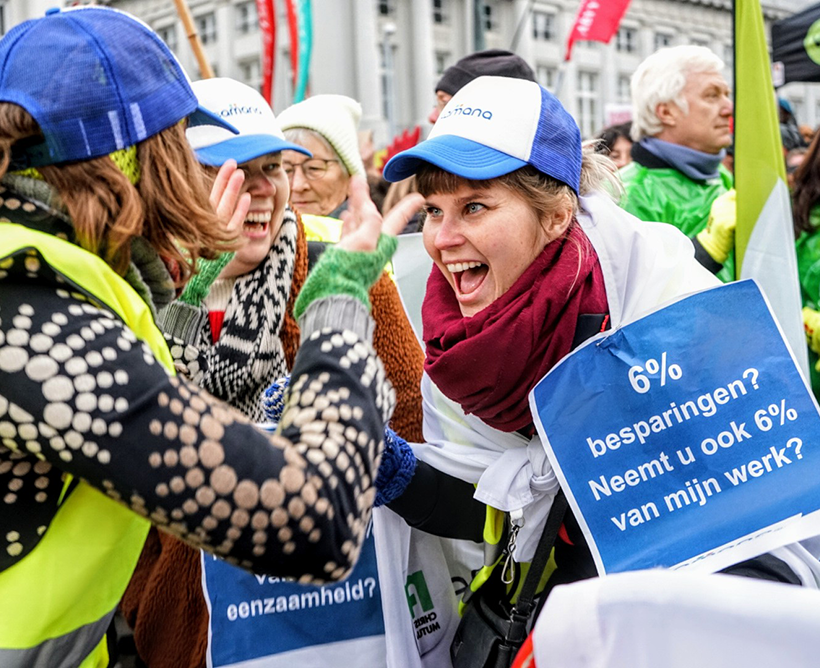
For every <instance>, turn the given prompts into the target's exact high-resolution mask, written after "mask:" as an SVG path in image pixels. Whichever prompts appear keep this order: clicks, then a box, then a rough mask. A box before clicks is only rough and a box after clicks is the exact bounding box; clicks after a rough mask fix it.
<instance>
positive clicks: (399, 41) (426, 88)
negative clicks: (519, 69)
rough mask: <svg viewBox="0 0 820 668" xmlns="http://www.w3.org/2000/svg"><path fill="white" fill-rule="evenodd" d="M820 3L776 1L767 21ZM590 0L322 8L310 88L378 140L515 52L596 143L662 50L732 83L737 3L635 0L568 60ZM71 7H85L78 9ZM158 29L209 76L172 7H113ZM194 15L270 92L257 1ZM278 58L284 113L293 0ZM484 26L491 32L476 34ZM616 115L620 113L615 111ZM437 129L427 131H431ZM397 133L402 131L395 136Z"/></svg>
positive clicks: (4, 3) (809, 97)
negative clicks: (439, 94)
mask: <svg viewBox="0 0 820 668" xmlns="http://www.w3.org/2000/svg"><path fill="white" fill-rule="evenodd" d="M807 2H808V0H764V2H763V5H764V17H765V19H766V23H767V25H769V24H770V23H771V22H772V21H774V20H777V19H779V18H783V17H785V16H788V15H789V14H791V13H793V12H794V11H797V10H799V9H801V8H802V7H804V6H806V4H807ZM579 3H580V0H483V2H482V4H481V7H480V11H479V13H478V15H477V13H476V11H475V2H474V0H313V2H312V3H311V5H312V15H313V52H312V58H311V62H310V78H309V88H308V91H309V93H311V94H315V93H341V94H345V95H349V96H351V97H353V98H356V99H357V100H359V101H360V102H361V103H362V107H363V112H364V113H363V118H362V128H363V129H373V130H374V131H375V133H376V141H377V143H378V144H383V143H385V142H386V141H387V139H388V136H389V135H390V134H392V133H395V132H400V131H401V130H403V129H405V128H411V127H413V126H415V125H417V124H425V123H426V118H427V115H428V114H429V112H430V109H431V108H432V105H433V100H434V87H435V83H436V81H437V80H438V78H439V76H440V74H441V73H442V72H443V70H444V69H445V68H446V67H448V66H450V65H452V64H453V63H455V62H456V61H457V60H458V59H459V58H461V57H463V56H464V55H466V54H468V53H471V52H472V51H474V50H476V44H478V45H479V46H481V43H480V41H479V42H476V34H477V32H480V33H481V35H482V36H483V41H484V45H483V46H484V48H501V49H510V50H514V51H516V52H517V53H518V54H520V55H521V56H522V57H523V58H524V59H525V60H527V62H529V63H530V65H531V66H532V67H533V69H534V70H535V72H536V75H537V77H538V79H539V82H540V83H541V84H543V85H544V86H546V87H547V88H549V89H551V90H553V91H555V90H556V88H558V96H559V98H560V99H561V101H562V103H563V104H564V105H565V106H566V107H567V109H568V110H569V111H570V113H572V114H573V115H574V116H575V118H576V119H577V121H578V124H579V126H580V127H581V131H582V133H583V135H584V136H585V137H588V136H592V135H593V134H595V133H597V132H598V131H599V130H601V129H602V128H603V127H604V124H605V122H606V121H607V120H608V119H611V118H613V113H615V112H617V111H619V110H621V109H623V108H624V107H625V106H626V105H628V103H629V78H630V76H631V74H632V72H633V71H634V70H635V68H636V67H637V65H638V64H639V63H640V62H641V61H642V60H643V59H644V58H646V57H647V56H648V55H649V54H651V53H652V52H654V51H655V50H657V49H658V48H660V47H662V46H671V45H676V44H701V45H704V46H708V47H709V48H711V49H712V50H713V51H714V52H715V53H717V54H718V55H719V56H720V57H721V58H722V59H723V60H724V61H725V62H726V65H727V70H726V74H727V79H729V80H730V81H731V80H732V11H731V0H632V2H631V5H630V7H629V9H628V11H627V13H626V15H625V16H624V19H623V21H622V23H621V27H620V30H619V32H618V34H617V36H616V37H615V38H613V40H612V41H611V42H610V43H609V44H600V43H597V42H578V43H576V45H575V47H574V49H573V52H572V58H571V60H570V61H568V62H565V61H564V54H565V49H566V40H567V35H568V34H569V31H570V29H571V26H572V24H573V21H574V20H575V15H576V12H577V10H578V5H579ZM55 4H60V3H59V0H50V1H49V0H0V29H1V30H2V31H3V32H5V31H7V30H8V29H9V28H10V27H11V26H12V25H14V24H16V23H19V22H20V21H22V20H25V19H26V18H31V17H34V16H42V14H43V13H44V11H45V9H46V8H48V7H50V6H54V5H55ZM64 4H76V3H74V2H66V3H64ZM98 4H106V5H109V6H112V7H116V8H118V9H122V10H125V11H128V12H130V13H132V14H134V15H136V16H138V17H140V18H141V19H142V20H144V21H145V22H146V23H148V24H149V25H150V26H151V27H152V28H154V30H156V31H157V33H158V34H159V35H160V36H161V37H162V38H163V39H164V40H165V41H166V43H168V45H169V46H170V47H171V49H172V50H174V51H175V52H176V53H177V55H178V57H179V59H180V61H181V62H182V64H183V66H184V67H185V68H186V69H187V70H188V72H189V73H190V74H191V77H192V78H197V76H198V72H199V69H198V67H197V63H196V60H195V58H194V56H193V52H192V50H191V48H190V46H189V44H188V39H187V37H186V35H185V31H184V29H183V26H182V23H181V21H180V20H179V17H178V16H177V13H176V9H175V6H174V3H173V2H172V0H107V1H104V2H100V3H98ZM188 5H189V7H190V11H191V14H192V15H193V17H194V22H195V24H196V26H197V30H198V32H199V35H200V38H201V39H202V42H203V44H204V50H205V54H206V56H207V57H208V59H209V61H210V63H211V64H212V66H213V68H214V70H215V74H216V75H217V76H227V77H232V78H235V79H239V80H241V81H244V82H246V83H248V84H250V85H252V86H255V87H260V86H261V78H262V72H261V57H260V53H261V44H262V39H261V34H260V31H259V27H258V17H257V14H256V2H255V0H189V2H188ZM274 6H275V7H276V13H277V54H276V62H275V71H274V94H273V107H274V110H278V109H283V108H284V107H286V106H288V105H289V104H290V103H291V102H292V99H293V91H292V85H291V77H290V44H289V43H288V30H287V18H286V15H285V7H284V1H283V0H275V2H274ZM476 21H478V22H479V23H480V30H479V31H477V30H476V25H475V24H476ZM781 94H782V95H784V96H785V97H786V98H788V99H789V101H790V102H791V103H792V105H793V107H794V109H795V112H796V116H797V118H798V121H799V122H800V123H806V124H809V125H811V126H812V127H816V126H817V125H818V124H820V85H817V84H790V85H789V86H786V87H785V88H784V89H782V90H781ZM607 112H610V113H607ZM426 129H427V128H424V130H425V131H426ZM391 131H392V133H391Z"/></svg>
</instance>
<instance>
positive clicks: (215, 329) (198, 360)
mask: <svg viewBox="0 0 820 668" xmlns="http://www.w3.org/2000/svg"><path fill="white" fill-rule="evenodd" d="M193 88H194V92H195V93H196V95H197V97H198V99H199V102H200V104H201V105H202V106H203V107H204V108H205V109H207V110H208V111H210V112H212V113H214V114H215V115H216V116H220V117H227V118H229V119H230V121H231V123H232V124H233V125H234V126H235V127H236V129H237V130H239V134H238V135H232V134H231V133H230V132H228V131H227V130H223V129H220V128H214V127H208V128H205V127H202V128H190V129H189V130H188V132H187V136H188V141H189V142H190V144H191V145H192V147H193V148H194V149H195V150H196V155H197V158H198V159H199V161H200V163H202V164H203V165H205V166H206V169H209V170H212V171H214V172H215V171H216V170H217V169H219V168H220V167H222V168H223V169H224V165H225V164H226V163H230V162H235V163H238V164H239V169H240V171H241V172H242V173H243V174H244V181H243V182H242V183H241V186H240V188H239V193H241V197H242V198H245V199H246V202H245V204H247V206H248V213H247V215H246V216H245V217H244V221H243V225H242V235H243V237H244V239H245V244H244V246H243V247H242V248H240V249H239V250H238V251H237V252H236V254H235V255H233V256H223V258H222V261H221V262H216V263H210V264H206V265H205V267H204V268H203V270H202V271H201V272H200V274H199V275H198V276H197V277H196V278H194V279H193V280H192V281H191V283H189V285H188V287H187V288H186V290H185V292H184V293H183V295H182V298H181V299H180V300H178V301H176V302H174V303H173V304H171V305H170V306H169V307H167V308H166V309H164V310H163V311H162V312H161V313H160V316H159V322H160V325H161V328H162V329H163V331H164V333H165V334H166V336H169V337H170V338H171V339H172V340H173V345H171V351H172V354H174V358H175V361H176V362H177V364H178V366H180V367H185V368H186V370H187V371H188V372H189V375H190V376H191V377H192V378H193V379H194V380H195V381H196V382H197V383H198V384H199V385H201V386H203V387H205V388H206V389H207V390H208V391H210V392H211V393H213V394H215V395H216V396H218V397H220V398H221V399H223V400H225V401H227V402H228V403H230V404H231V405H233V406H234V407H236V408H238V409H240V410H241V411H242V412H243V413H244V414H245V415H247V416H248V417H250V418H251V419H252V420H254V421H255V422H260V421H262V419H263V412H262V394H263V392H264V390H265V389H266V388H267V387H268V386H269V385H270V384H271V383H272V382H273V381H275V380H277V379H279V378H281V377H282V376H285V375H286V374H288V373H289V372H290V370H291V369H292V367H293V359H294V356H295V354H296V350H297V348H298V346H299V341H300V331H299V327H298V325H297V323H296V320H295V319H294V317H293V306H294V302H295V301H296V299H297V297H298V296H299V294H300V291H301V290H302V287H303V285H304V284H305V280H306V275H307V273H308V262H309V260H308V256H309V254H310V255H312V254H314V249H316V247H317V246H316V243H315V242H311V244H310V249H309V246H308V242H307V241H306V239H305V231H304V229H303V227H302V223H301V220H300V216H299V213H298V212H296V211H294V210H293V209H291V208H290V207H289V206H288V194H289V188H288V178H287V175H286V174H285V170H284V168H283V164H282V153H283V151H285V150H289V151H292V152H298V154H299V155H302V157H309V156H310V153H309V151H307V150H306V149H304V148H302V147H300V146H296V145H294V144H291V143H290V142H287V141H286V140H285V138H284V136H283V135H282V133H281V131H280V130H279V128H278V125H277V119H276V118H275V117H274V114H273V112H272V111H271V109H270V107H269V106H268V104H267V103H266V102H265V100H264V99H263V98H262V96H261V95H260V94H259V93H258V92H257V91H255V90H254V89H252V88H250V87H249V86H246V85H245V84H242V83H240V82H238V81H234V80H232V79H225V78H218V79H208V80H205V81H197V82H195V83H194V84H193ZM226 111H232V113H231V114H230V115H227V114H226V113H223V112H226ZM216 179H217V181H219V180H220V179H221V176H220V175H217V176H216ZM369 299H370V302H371V304H372V307H373V308H372V313H373V317H374V320H375V330H374V333H373V336H374V346H375V348H376V349H378V350H380V351H381V355H382V358H383V359H384V360H386V362H385V364H386V373H387V376H388V378H389V379H390V380H391V381H392V382H394V384H395V387H396V388H397V399H398V400H397V407H398V410H397V411H396V413H395V414H394V418H393V421H392V426H393V428H394V429H395V430H396V431H397V432H398V433H399V434H401V435H402V436H404V437H405V438H407V439H410V440H420V439H421V397H420V394H419V390H418V388H419V382H420V378H421V367H422V360H423V357H422V352H421V349H420V348H419V345H418V343H417V341H416V338H415V336H414V335H413V332H412V329H411V328H410V325H409V322H408V321H407V319H406V317H405V315H404V312H403V309H402V306H401V302H400V300H399V298H398V293H397V292H396V288H395V285H394V284H393V282H392V281H391V279H390V277H389V276H388V275H387V274H385V273H382V276H381V278H380V279H379V280H378V281H377V282H376V284H375V285H374V286H373V288H372V289H371V290H370V294H369ZM248 520H249V518H248V517H245V518H244V521H245V522H246V523H247V522H248ZM253 521H254V522H257V521H258V520H257V518H254V520H253ZM122 609H123V611H124V612H125V615H126V618H127V619H128V621H129V623H130V624H131V626H132V627H133V628H134V638H135V642H136V645H137V650H138V651H139V653H140V656H141V657H142V659H143V660H144V661H145V662H146V663H147V664H148V665H150V666H152V668H172V667H173V668H180V667H190V668H199V667H200V666H205V664H206V656H205V653H206V646H207V641H208V609H207V605H206V601H205V597H204V596H203V593H202V579H201V568H200V553H199V551H198V550H195V549H192V548H191V547H189V546H188V545H186V544H185V543H183V542H181V541H178V540H176V539H175V538H174V537H173V536H170V535H165V534H161V533H157V532H152V533H151V534H150V535H149V538H148V542H147V547H146V549H145V550H144V551H143V555H142V557H141V559H140V562H139V565H138V567H137V570H136V573H135V575H134V579H133V581H132V583H131V585H130V586H129V589H128V590H127V591H126V594H125V597H124V599H123V604H122Z"/></svg>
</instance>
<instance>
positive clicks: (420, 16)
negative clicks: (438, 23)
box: [409, 0, 436, 123]
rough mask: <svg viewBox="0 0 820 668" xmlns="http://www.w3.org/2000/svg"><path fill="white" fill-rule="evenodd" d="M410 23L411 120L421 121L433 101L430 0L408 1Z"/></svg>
mask: <svg viewBox="0 0 820 668" xmlns="http://www.w3.org/2000/svg"><path fill="white" fill-rule="evenodd" d="M409 4H410V11H411V23H412V31H411V34H412V46H411V47H410V49H409V50H410V52H411V53H412V54H413V58H412V60H413V67H412V72H411V73H410V75H411V78H412V81H413V85H412V90H413V95H412V98H411V99H412V104H413V113H412V118H413V121H414V123H423V122H424V121H425V120H426V119H427V115H428V114H429V113H430V108H431V107H432V105H433V95H434V91H433V87H434V86H435V85H436V82H435V80H434V79H435V71H434V70H435V61H434V60H433V52H434V51H435V47H434V46H433V4H432V2H431V1H430V0H412V1H411V2H410V3H409Z"/></svg>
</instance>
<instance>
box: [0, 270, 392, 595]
mask: <svg viewBox="0 0 820 668" xmlns="http://www.w3.org/2000/svg"><path fill="white" fill-rule="evenodd" d="M292 378H293V381H292V387H291V390H290V396H289V398H288V400H287V404H286V408H285V412H284V414H283V418H282V424H281V425H280V431H279V432H277V433H275V434H269V433H265V432H263V431H261V430H259V429H257V428H256V427H254V426H253V425H251V424H249V422H248V420H247V419H246V418H245V417H244V416H243V415H242V414H240V413H239V412H238V411H236V410H234V409H232V408H230V407H229V406H228V405H226V404H224V403H222V402H220V401H218V400H216V399H214V398H213V397H211V396H210V395H208V394H207V393H206V392H205V391H203V390H201V389H200V388H198V387H197V386H195V385H193V384H191V383H189V382H187V381H185V380H183V379H181V378H176V377H170V376H169V375H168V373H167V372H166V370H165V368H164V367H163V366H162V365H161V364H160V363H159V362H158V361H156V360H155V358H154V355H153V354H152V353H151V351H150V349H149V348H148V346H146V345H145V344H143V343H141V342H139V341H138V340H137V338H136V336H135V335H134V334H133V332H131V331H130V330H129V329H128V328H127V327H125V326H124V324H123V323H122V322H121V321H120V320H119V319H118V318H117V317H116V316H114V315H113V314H111V313H110V312H108V311H107V310H106V309H105V308H103V307H101V306H100V305H98V304H95V303H93V302H92V301H90V300H89V299H86V298H85V297H84V296H83V295H81V294H78V293H69V292H66V291H62V290H54V288H53V287H52V286H38V285H24V286H21V285H15V286H14V289H13V290H8V289H5V288H4V289H3V290H2V291H0V442H1V443H2V445H0V500H2V508H3V512H2V513H1V514H0V570H2V567H3V566H8V565H9V563H10V562H13V561H14V560H15V559H19V558H21V557H22V556H24V555H25V554H26V553H27V552H28V551H30V550H31V549H32V548H33V547H34V546H35V545H36V544H37V541H38V540H39V538H40V537H41V536H42V534H43V533H44V532H45V531H46V530H47V526H48V522H49V521H50V518H51V517H52V516H53V515H54V513H55V512H56V509H57V503H58V498H59V496H60V492H61V490H62V487H63V483H62V480H61V477H62V476H63V474H64V473H70V474H71V475H73V476H75V477H76V478H77V479H81V480H83V481H86V482H87V483H88V484H90V485H92V486H94V487H96V488H98V489H100V490H102V491H103V492H104V493H105V494H107V495H108V496H109V497H111V498H112V499H116V500H117V501H120V502H122V503H124V504H126V505H127V506H128V507H130V508H131V509H132V510H133V511H134V512H136V513H139V514H140V515H143V516H145V517H148V518H150V519H151V521H152V522H154V523H155V524H157V525H158V526H159V527H161V528H162V529H164V530H166V531H169V532H171V533H174V534H176V535H178V536H179V537H181V538H182V539H183V540H185V541H187V542H188V543H190V544H191V545H194V546H197V547H202V548H204V549H206V550H208V551H211V552H214V553H216V554H218V555H221V556H223V557H225V558H226V559H227V560H229V561H231V562H233V563H237V564H239V565H241V566H243V567H245V568H248V569H251V570H254V571H257V572H260V573H271V574H278V575H288V576H292V577H296V578H298V579H300V580H301V581H303V582H314V581H322V580H330V579H337V578H339V577H342V576H343V575H344V574H345V573H346V572H347V571H348V570H349V568H350V567H351V566H352V564H353V563H355V560H356V558H357V556H358V552H359V547H360V544H361V541H362V539H363V536H364V531H365V526H366V524H367V521H368V519H369V513H370V507H371V505H372V502H373V498H374V496H375V489H374V478H375V475H376V468H375V466H376V463H377V460H378V456H379V453H380V451H381V439H382V437H383V424H384V422H385V421H386V419H387V418H388V417H389V415H390V413H391V412H392V408H393V404H394V397H393V391H392V389H391V388H390V385H389V383H388V381H387V380H386V379H385V376H384V370H383V368H382V365H381V362H379V360H378V358H377V357H376V356H375V353H374V352H373V349H372V346H371V345H370V344H369V343H368V342H366V341H364V340H362V339H360V338H359V337H358V336H357V335H356V334H354V333H353V332H352V331H347V330H340V329H329V328H327V329H323V330H319V331H315V332H313V333H312V334H311V335H310V336H308V337H307V338H306V340H305V341H304V342H303V344H302V347H301V349H300V352H299V355H298V357H297V360H296V364H295V366H294V368H293V374H292Z"/></svg>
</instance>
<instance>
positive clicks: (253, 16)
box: [234, 1, 259, 35]
mask: <svg viewBox="0 0 820 668" xmlns="http://www.w3.org/2000/svg"><path fill="white" fill-rule="evenodd" d="M234 11H235V12H236V32H238V33H239V34H241V35H246V34H247V33H249V32H253V31H254V30H257V29H258V28H259V15H258V14H257V13H256V2H255V1H254V2H243V3H241V4H239V5H236V7H235V8H234Z"/></svg>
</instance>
